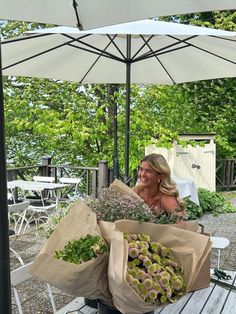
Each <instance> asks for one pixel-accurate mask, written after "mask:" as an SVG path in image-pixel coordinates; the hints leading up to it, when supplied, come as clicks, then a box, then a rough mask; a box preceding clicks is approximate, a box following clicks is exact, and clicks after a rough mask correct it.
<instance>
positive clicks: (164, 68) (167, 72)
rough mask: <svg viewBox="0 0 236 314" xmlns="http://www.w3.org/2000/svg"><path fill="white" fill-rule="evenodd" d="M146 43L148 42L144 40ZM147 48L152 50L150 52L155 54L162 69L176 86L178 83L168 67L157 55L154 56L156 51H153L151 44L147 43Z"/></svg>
mask: <svg viewBox="0 0 236 314" xmlns="http://www.w3.org/2000/svg"><path fill="white" fill-rule="evenodd" d="M143 39H144V38H143ZM144 41H145V42H146V40H145V39H144ZM146 45H147V47H148V48H149V49H150V52H152V53H153V56H154V57H155V58H156V60H157V62H159V63H160V65H161V67H162V68H163V70H164V71H165V72H166V74H167V75H168V76H169V78H170V80H171V81H172V83H173V84H176V82H175V81H174V79H173V78H172V76H171V75H170V73H169V71H168V70H167V69H166V67H165V66H164V65H163V63H162V62H161V60H159V58H158V56H157V55H156V54H154V51H153V50H152V48H151V47H150V45H149V43H148V42H146Z"/></svg>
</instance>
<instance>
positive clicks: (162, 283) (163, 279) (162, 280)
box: [159, 276, 169, 288]
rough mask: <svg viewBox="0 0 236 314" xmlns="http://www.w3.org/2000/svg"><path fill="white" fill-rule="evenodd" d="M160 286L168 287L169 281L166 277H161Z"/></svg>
mask: <svg viewBox="0 0 236 314" xmlns="http://www.w3.org/2000/svg"><path fill="white" fill-rule="evenodd" d="M159 283H160V285H161V286H162V287H164V288H166V287H168V286H169V280H168V278H167V277H165V276H162V278H161V280H160V281H159Z"/></svg>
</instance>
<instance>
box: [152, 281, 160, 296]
mask: <svg viewBox="0 0 236 314" xmlns="http://www.w3.org/2000/svg"><path fill="white" fill-rule="evenodd" d="M153 288H154V289H155V290H156V292H157V294H158V293H160V292H161V285H160V284H159V283H158V282H153Z"/></svg>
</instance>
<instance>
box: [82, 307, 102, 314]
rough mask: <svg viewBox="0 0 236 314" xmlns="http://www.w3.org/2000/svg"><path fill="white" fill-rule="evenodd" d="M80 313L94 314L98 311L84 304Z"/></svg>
mask: <svg viewBox="0 0 236 314" xmlns="http://www.w3.org/2000/svg"><path fill="white" fill-rule="evenodd" d="M80 312H81V313H84V314H96V313H97V312H98V310H97V309H93V308H91V307H89V306H87V305H86V306H85V307H83V308H82V309H81V310H80Z"/></svg>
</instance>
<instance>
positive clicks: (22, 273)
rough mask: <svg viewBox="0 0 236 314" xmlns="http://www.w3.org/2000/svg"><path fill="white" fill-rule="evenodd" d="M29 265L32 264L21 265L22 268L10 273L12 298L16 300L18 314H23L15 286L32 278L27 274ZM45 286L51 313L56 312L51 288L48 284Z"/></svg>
mask: <svg viewBox="0 0 236 314" xmlns="http://www.w3.org/2000/svg"><path fill="white" fill-rule="evenodd" d="M31 265H32V263H29V264H26V265H23V266H21V267H19V268H17V269H15V270H13V271H11V286H12V288H13V291H14V296H15V299H16V304H17V307H18V311H19V314H24V312H23V309H22V304H21V299H20V295H19V291H18V287H17V286H18V285H19V284H21V283H22V282H25V281H27V280H28V279H30V278H31V277H32V275H31V274H30V273H29V268H30V266H31ZM46 286H47V291H48V295H49V299H50V302H51V305H52V309H53V313H55V312H56V306H55V302H54V299H53V295H52V290H51V287H50V285H49V284H46ZM29 290H30V289H29Z"/></svg>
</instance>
